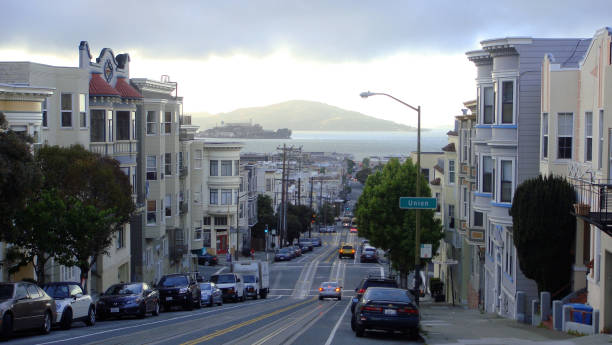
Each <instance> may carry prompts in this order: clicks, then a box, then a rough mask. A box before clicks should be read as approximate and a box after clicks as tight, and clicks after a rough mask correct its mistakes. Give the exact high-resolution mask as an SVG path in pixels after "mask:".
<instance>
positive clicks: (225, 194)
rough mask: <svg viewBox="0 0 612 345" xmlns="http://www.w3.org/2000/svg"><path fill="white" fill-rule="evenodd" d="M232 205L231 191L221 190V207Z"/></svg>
mask: <svg viewBox="0 0 612 345" xmlns="http://www.w3.org/2000/svg"><path fill="white" fill-rule="evenodd" d="M231 204H232V190H231V189H221V205H231Z"/></svg>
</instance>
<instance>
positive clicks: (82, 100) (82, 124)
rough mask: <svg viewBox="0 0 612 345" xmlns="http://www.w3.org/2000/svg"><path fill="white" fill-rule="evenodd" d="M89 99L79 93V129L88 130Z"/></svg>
mask: <svg viewBox="0 0 612 345" xmlns="http://www.w3.org/2000/svg"><path fill="white" fill-rule="evenodd" d="M87 106H88V104H87V97H86V95H85V94H84V93H79V128H81V129H86V128H88V126H87V108H88V107H87Z"/></svg>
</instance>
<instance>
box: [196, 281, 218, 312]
mask: <svg viewBox="0 0 612 345" xmlns="http://www.w3.org/2000/svg"><path fill="white" fill-rule="evenodd" d="M200 291H202V296H201V297H200V305H202V306H210V307H212V306H213V305H215V304H216V305H223V296H222V295H221V289H219V288H218V287H217V284H215V283H210V282H208V283H200Z"/></svg>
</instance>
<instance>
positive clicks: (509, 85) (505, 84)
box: [501, 81, 514, 124]
mask: <svg viewBox="0 0 612 345" xmlns="http://www.w3.org/2000/svg"><path fill="white" fill-rule="evenodd" d="M501 89H502V93H501V98H502V99H501V103H502V109H501V123H505V124H508V123H513V122H514V81H502V87H501Z"/></svg>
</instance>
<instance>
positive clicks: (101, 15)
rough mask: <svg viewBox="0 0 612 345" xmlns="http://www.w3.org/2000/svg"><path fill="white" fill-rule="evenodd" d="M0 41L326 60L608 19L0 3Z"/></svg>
mask: <svg viewBox="0 0 612 345" xmlns="http://www.w3.org/2000/svg"><path fill="white" fill-rule="evenodd" d="M1 6H2V11H1V13H0V32H2V40H1V41H0V48H11V47H19V48H25V49H28V50H30V51H38V50H44V51H46V52H50V51H53V52H65V51H66V50H70V51H74V49H75V46H76V45H78V42H79V41H81V40H88V41H89V42H90V43H91V44H92V45H94V46H98V45H104V46H106V45H107V44H108V43H112V44H113V47H112V48H113V49H114V50H115V51H116V52H130V50H138V51H140V52H142V53H143V54H145V55H148V56H157V57H166V58H179V57H180V58H190V57H193V58H202V57H207V56H210V55H220V56H227V55H232V54H236V53H241V54H248V55H252V56H260V55H266V54H270V53H273V52H274V51H275V50H277V49H279V48H282V49H287V50H289V51H291V52H292V53H293V54H295V55H297V56H301V57H303V58H310V59H315V60H325V61H334V62H338V61H359V60H369V59H374V58H378V57H383V56H389V55H393V54H397V53H401V52H410V53H428V52H432V53H438V54H440V53H441V54H454V53H460V52H465V51H466V50H469V49H473V48H477V42H478V41H479V40H482V39H484V38H492V37H502V36H517V35H523V36H524V35H529V36H532V37H538V36H547V37H590V36H592V34H593V33H594V32H595V30H596V29H598V28H600V27H602V26H605V25H608V24H609V25H612V1H610V0H593V1H583V2H577V1H553V0H513V1H505V2H502V1H470V0H467V1H466V0H463V1H457V0H437V1H436V0H431V1H426V0H423V1H354V0H334V1H312V0H307V1H306V0H305V1H297V0H292V1H287V0H279V1H269V0H267V1H253V0H249V1H239V0H223V1H180V0H175V1H167V0H163V1H159V0H153V1H127V0H120V1H116V0H105V1H61V0H58V1H47V0H41V1H23V0H8V1H2V5H1Z"/></svg>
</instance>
